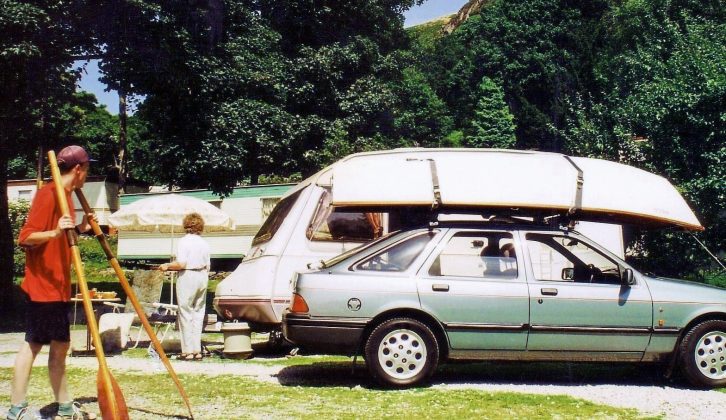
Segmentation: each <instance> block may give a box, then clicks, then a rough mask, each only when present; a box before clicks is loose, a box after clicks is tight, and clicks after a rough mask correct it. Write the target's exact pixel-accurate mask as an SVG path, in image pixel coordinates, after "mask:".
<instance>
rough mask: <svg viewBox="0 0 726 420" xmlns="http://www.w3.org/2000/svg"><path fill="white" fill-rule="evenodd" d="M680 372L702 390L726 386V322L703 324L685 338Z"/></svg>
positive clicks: (706, 322)
mask: <svg viewBox="0 0 726 420" xmlns="http://www.w3.org/2000/svg"><path fill="white" fill-rule="evenodd" d="M680 360H681V371H682V372H683V375H684V376H685V377H686V379H687V380H688V382H690V383H691V384H692V385H694V386H696V387H699V388H714V387H718V386H723V385H726V321H722V320H710V321H704V322H701V323H700V324H698V325H696V326H695V327H693V328H691V330H690V331H688V333H687V334H686V335H685V336H684V337H683V341H682V342H681V347H680Z"/></svg>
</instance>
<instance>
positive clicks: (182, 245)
mask: <svg viewBox="0 0 726 420" xmlns="http://www.w3.org/2000/svg"><path fill="white" fill-rule="evenodd" d="M183 225H184V230H185V231H186V233H187V234H186V235H185V236H184V237H183V238H181V239H180V240H179V245H178V247H177V258H176V261H174V262H172V263H169V264H162V265H160V266H159V269H160V270H161V271H168V270H172V271H179V279H178V281H177V284H176V293H177V299H178V300H179V329H180V330H181V338H182V339H181V350H182V352H181V354H180V355H179V357H178V358H179V359H181V360H201V359H202V327H203V323H204V308H205V306H206V302H207V283H208V282H209V266H210V261H209V251H210V248H209V244H207V242H206V241H205V240H204V239H202V237H201V236H199V235H201V233H202V231H203V230H204V219H202V216H200V215H199V214H197V213H191V214H188V215H186V216H185V217H184V222H183Z"/></svg>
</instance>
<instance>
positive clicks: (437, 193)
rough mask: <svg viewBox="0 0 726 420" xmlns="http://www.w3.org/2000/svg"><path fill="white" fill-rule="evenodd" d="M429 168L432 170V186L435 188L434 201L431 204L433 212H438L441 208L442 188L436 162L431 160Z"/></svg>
mask: <svg viewBox="0 0 726 420" xmlns="http://www.w3.org/2000/svg"><path fill="white" fill-rule="evenodd" d="M428 161H429V168H431V184H432V185H433V187H434V201H433V203H431V210H436V209H437V208H439V207H440V206H441V187H440V186H439V172H438V171H437V170H436V161H435V160H433V159H429V160H428Z"/></svg>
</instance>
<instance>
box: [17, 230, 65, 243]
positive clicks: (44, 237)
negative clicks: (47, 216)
mask: <svg viewBox="0 0 726 420" xmlns="http://www.w3.org/2000/svg"><path fill="white" fill-rule="evenodd" d="M62 234H63V231H61V229H60V228H56V229H53V230H46V231H42V232H33V233H31V234H30V235H28V236H27V237H26V238H25V240H24V241H22V242H20V243H19V245H20V246H37V245H42V244H44V243H46V242H48V241H50V240H51V239H55V238H58V237H60V236H61V235H62Z"/></svg>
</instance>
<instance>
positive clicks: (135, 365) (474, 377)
mask: <svg viewBox="0 0 726 420" xmlns="http://www.w3.org/2000/svg"><path fill="white" fill-rule="evenodd" d="M22 337H23V335H22V334H2V335H0V367H3V368H7V367H12V365H13V360H14V356H15V355H14V352H15V351H16V350H17V348H18V345H19V343H20V342H21V341H22V339H23V338H22ZM301 357H310V358H314V356H301ZM107 360H108V363H109V366H110V367H111V368H112V369H114V370H125V371H135V372H139V373H146V374H154V373H155V372H156V371H159V370H164V368H163V366H161V364H160V363H158V362H154V361H152V360H151V359H150V358H149V359H139V358H134V359H129V358H126V357H124V356H114V357H109V358H108V359H107ZM213 360H214V359H213V358H209V359H206V360H205V361H204V362H203V363H194V362H184V361H173V362H172V363H173V365H174V370H175V371H176V372H177V373H180V374H181V373H184V374H199V375H202V374H203V375H241V376H247V377H251V378H253V379H256V380H260V381H265V382H271V383H280V384H283V385H301V386H304V385H305V384H313V383H315V384H317V385H318V386H319V385H320V383H321V378H324V379H322V383H323V384H326V383H328V384H330V385H331V386H333V385H335V386H350V387H356V386H360V385H361V382H365V381H366V380H367V379H366V378H367V374H366V372H365V369H364V368H363V366H362V364H361V362H360V361H358V365H357V368H356V370H355V374H353V375H351V370H350V366H347V367H339V368H331V367H330V366H322V367H321V366H316V364H314V363H313V364H310V365H301V366H285V365H284V364H280V365H277V364H274V365H270V364H260V363H256V362H255V359H251V360H247V361H240V362H238V363H230V362H229V361H226V362H225V363H215V362H214V361H213ZM265 360H274V359H270V358H265ZM46 361H47V350H44V352H43V353H41V354H40V355H39V356H38V360H36V366H42V365H44V364H45V363H46ZM313 361H314V360H313ZM68 363H69V365H70V366H73V367H80V368H89V369H95V368H96V367H97V362H96V359H95V358H93V357H73V358H69V362H68ZM460 366H462V365H454V366H444V367H443V368H441V369H440V371H439V373H438V374H437V375H435V376H434V381H433V382H434V383H433V385H432V387H433V389H447V390H450V389H474V390H480V391H486V392H519V393H530V394H547V395H568V396H572V397H575V398H581V399H584V400H588V401H592V402H595V403H599V404H606V405H610V406H615V407H622V408H634V409H637V410H638V411H639V412H640V413H642V414H643V415H655V416H658V415H661V416H664V417H665V418H667V419H703V418H714V419H718V418H726V394H725V393H723V392H718V391H697V390H690V389H683V388H679V387H676V386H672V385H671V384H669V383H668V382H667V381H666V380H664V379H661V378H660V377H659V375H657V374H656V373H654V371H653V370H646V369H643V370H637V369H635V370H634V374H633V375H632V379H629V380H623V379H622V376H618V378H617V379H612V380H608V378H605V379H604V380H602V379H601V378H594V377H592V376H590V377H587V376H585V377H583V376H582V375H578V374H577V373H575V374H572V373H568V372H560V373H561V375H559V376H557V375H555V376H553V377H549V378H548V379H547V380H546V381H545V380H543V379H541V378H538V377H537V376H536V375H530V376H527V374H526V373H524V374H523V373H521V371H522V370H521V369H517V368H516V366H515V368H512V369H509V370H508V371H507V370H504V371H502V372H499V371H497V372H495V373H491V371H492V370H496V369H492V368H491V367H489V368H487V365H486V364H484V366H483V368H482V365H481V364H479V365H477V366H478V368H474V369H468V368H466V370H464V371H463V373H462V371H461V369H459V368H460ZM491 366H494V365H491ZM629 369H633V368H629ZM515 371H516V372H519V373H517V374H514V373H513V372H515ZM332 376H335V378H332ZM625 377H628V376H627V375H625ZM603 382H605V383H603Z"/></svg>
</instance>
